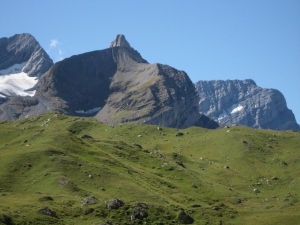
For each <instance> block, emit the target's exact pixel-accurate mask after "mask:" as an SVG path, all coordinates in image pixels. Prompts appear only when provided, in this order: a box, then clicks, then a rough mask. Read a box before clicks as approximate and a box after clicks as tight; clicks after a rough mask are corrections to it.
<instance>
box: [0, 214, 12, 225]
mask: <svg viewBox="0 0 300 225" xmlns="http://www.w3.org/2000/svg"><path fill="white" fill-rule="evenodd" d="M0 222H1V223H4V224H6V225H12V224H14V223H13V221H12V219H11V218H10V217H9V216H7V215H6V214H2V215H1V216H0Z"/></svg>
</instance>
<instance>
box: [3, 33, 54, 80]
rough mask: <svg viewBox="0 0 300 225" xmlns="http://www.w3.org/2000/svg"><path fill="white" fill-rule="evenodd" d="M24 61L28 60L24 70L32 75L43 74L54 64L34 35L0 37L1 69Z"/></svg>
mask: <svg viewBox="0 0 300 225" xmlns="http://www.w3.org/2000/svg"><path fill="white" fill-rule="evenodd" d="M23 62H27V63H26V65H25V66H24V68H23V71H24V72H25V73H27V75H28V76H31V77H39V76H41V75H42V74H44V73H45V72H46V71H47V70H48V69H49V68H50V67H51V66H52V65H53V61H52V59H50V57H49V56H48V54H47V53H46V52H45V51H44V49H43V48H42V47H41V46H40V44H39V43H38V42H37V41H36V40H35V38H34V37H33V36H32V35H30V34H16V35H14V36H12V37H9V38H6V37H4V38H0V70H2V69H7V68H9V67H10V66H12V65H14V64H20V63H23Z"/></svg>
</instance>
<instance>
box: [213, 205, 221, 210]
mask: <svg viewBox="0 0 300 225" xmlns="http://www.w3.org/2000/svg"><path fill="white" fill-rule="evenodd" d="M211 209H212V210H219V209H220V207H219V206H213V207H211Z"/></svg>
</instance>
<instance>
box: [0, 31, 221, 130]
mask: <svg viewBox="0 0 300 225" xmlns="http://www.w3.org/2000/svg"><path fill="white" fill-rule="evenodd" d="M198 102H199V97H198V94H197V92H196V90H195V87H194V84H193V83H192V82H191V80H190V79H189V77H188V76H187V74H186V73H185V72H183V71H178V70H176V69H174V68H172V67H170V66H167V65H161V64H153V65H152V64H149V63H148V62H147V61H146V60H144V59H143V58H142V57H141V55H140V54H139V53H138V52H137V51H136V50H134V49H133V48H132V47H131V46H130V44H129V43H128V41H127V40H126V39H125V36H124V35H118V36H117V37H116V39H115V40H114V41H113V42H112V43H111V44H110V48H108V49H104V50H99V51H93V52H88V53H83V54H80V55H75V56H72V57H70V58H67V59H64V60H62V61H60V62H57V63H55V64H54V65H53V66H52V67H51V68H50V69H49V70H48V71H47V72H46V73H45V74H44V75H43V77H42V78H41V79H40V80H39V83H38V84H37V85H36V93H35V96H34V97H33V98H26V97H23V98H11V99H9V100H8V101H7V102H6V103H5V104H3V105H2V106H0V119H2V120H4V119H9V120H11V119H18V118H24V117H26V116H28V115H32V114H33V115H34V114H41V113H45V112H52V111H59V112H62V113H65V114H69V115H78V116H94V115H96V114H97V115H96V118H97V119H98V120H99V121H102V122H104V123H106V124H111V125H115V124H119V123H125V122H134V123H147V124H156V125H159V126H166V127H177V128H186V127H189V126H193V125H195V124H197V125H199V124H200V125H201V126H205V127H209V128H216V127H218V124H217V123H216V122H214V121H209V119H208V118H205V117H204V116H203V115H202V116H200V114H199V111H198ZM100 109H101V110H100ZM99 110H100V111H99Z"/></svg>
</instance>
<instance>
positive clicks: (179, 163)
mask: <svg viewBox="0 0 300 225" xmlns="http://www.w3.org/2000/svg"><path fill="white" fill-rule="evenodd" d="M176 163H177V164H178V165H179V166H181V167H183V168H185V165H183V163H182V162H181V161H176Z"/></svg>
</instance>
